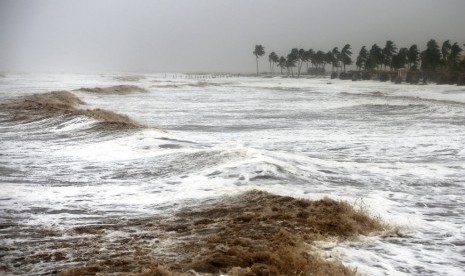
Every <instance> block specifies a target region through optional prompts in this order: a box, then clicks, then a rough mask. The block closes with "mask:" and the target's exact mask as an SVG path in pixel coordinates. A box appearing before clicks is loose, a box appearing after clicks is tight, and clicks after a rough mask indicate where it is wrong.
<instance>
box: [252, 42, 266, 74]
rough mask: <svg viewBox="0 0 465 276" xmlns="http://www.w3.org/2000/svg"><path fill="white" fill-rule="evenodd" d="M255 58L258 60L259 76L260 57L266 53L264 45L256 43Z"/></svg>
mask: <svg viewBox="0 0 465 276" xmlns="http://www.w3.org/2000/svg"><path fill="white" fill-rule="evenodd" d="M253 54H254V55H255V59H256V61H257V76H258V58H259V57H261V56H263V55H264V54H265V48H264V47H263V46H262V45H255V50H254V51H253Z"/></svg>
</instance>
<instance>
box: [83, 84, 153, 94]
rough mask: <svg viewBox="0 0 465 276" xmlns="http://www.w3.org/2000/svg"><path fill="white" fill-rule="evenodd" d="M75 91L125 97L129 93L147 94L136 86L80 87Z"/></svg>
mask: <svg viewBox="0 0 465 276" xmlns="http://www.w3.org/2000/svg"><path fill="white" fill-rule="evenodd" d="M75 91H81V92H87V93H94V94H107V95H126V94H131V93H139V92H147V90H146V89H144V88H142V87H139V86H136V85H115V86H109V87H94V88H86V87H81V88H79V89H76V90H75Z"/></svg>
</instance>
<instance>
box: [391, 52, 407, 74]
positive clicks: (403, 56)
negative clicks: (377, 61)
mask: <svg viewBox="0 0 465 276" xmlns="http://www.w3.org/2000/svg"><path fill="white" fill-rule="evenodd" d="M407 56H408V49H407V48H401V49H400V50H399V53H397V54H396V55H393V56H392V61H391V66H392V68H394V69H396V70H397V69H400V68H404V67H405V65H406V64H407Z"/></svg>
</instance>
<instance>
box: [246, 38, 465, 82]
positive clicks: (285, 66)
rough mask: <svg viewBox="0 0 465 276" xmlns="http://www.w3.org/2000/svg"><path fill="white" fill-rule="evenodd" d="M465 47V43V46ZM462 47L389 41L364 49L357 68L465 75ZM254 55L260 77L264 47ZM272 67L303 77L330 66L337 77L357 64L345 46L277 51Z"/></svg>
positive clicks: (358, 59)
mask: <svg viewBox="0 0 465 276" xmlns="http://www.w3.org/2000/svg"><path fill="white" fill-rule="evenodd" d="M464 46H465V44H464ZM461 52H462V48H461V47H460V45H459V44H458V43H457V42H454V43H453V44H452V43H451V42H450V40H446V41H444V42H443V43H442V47H440V46H439V44H438V43H437V42H436V40H434V39H431V40H429V41H428V43H427V44H426V48H425V50H423V51H420V50H419V48H418V46H417V45H416V44H413V45H412V46H410V47H409V48H397V46H396V44H395V43H394V42H392V41H391V40H388V41H386V44H385V45H384V47H383V48H382V47H380V46H378V45H377V44H373V45H372V46H371V48H369V49H368V48H367V47H366V46H362V47H361V49H360V51H359V53H358V56H357V58H356V59H355V66H356V68H357V71H358V72H372V73H376V74H378V75H380V74H381V73H384V74H386V73H388V72H393V71H396V70H398V69H402V68H405V70H407V71H409V72H418V73H424V74H429V75H431V74H435V73H443V74H444V73H465V60H464V58H463V57H461V55H460V54H461ZM253 54H254V55H255V57H256V62H257V75H258V74H259V68H258V59H259V58H260V57H261V56H263V55H265V48H264V47H263V46H262V45H255V50H254V52H253ZM268 61H269V64H270V69H269V72H270V73H271V74H275V66H276V67H279V69H280V73H281V75H283V74H286V75H287V76H293V77H294V76H296V77H300V76H301V74H302V67H303V65H304V64H305V70H306V73H307V74H310V75H322V74H325V72H326V66H327V65H330V66H331V72H332V73H333V74H334V73H336V75H337V73H338V72H339V71H340V72H341V76H342V75H345V73H346V66H349V65H351V64H353V63H354V62H353V60H352V48H351V46H350V44H346V45H344V46H343V47H342V48H341V50H339V48H338V47H334V48H333V49H332V50H330V51H322V50H313V49H308V50H305V49H298V48H293V49H291V51H290V52H289V53H288V54H287V55H286V56H278V55H277V54H276V53H275V52H271V53H270V54H269V55H268Z"/></svg>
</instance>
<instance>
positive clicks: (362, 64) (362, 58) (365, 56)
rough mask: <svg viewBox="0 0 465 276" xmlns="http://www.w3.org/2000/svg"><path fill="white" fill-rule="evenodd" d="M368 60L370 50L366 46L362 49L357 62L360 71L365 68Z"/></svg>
mask: <svg viewBox="0 0 465 276" xmlns="http://www.w3.org/2000/svg"><path fill="white" fill-rule="evenodd" d="M367 60H368V50H367V49H366V47H365V46H363V47H362V49H360V52H359V53H358V57H357V61H356V62H355V65H357V68H358V70H360V69H362V68H365V65H366V63H367ZM365 69H366V68H365Z"/></svg>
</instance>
